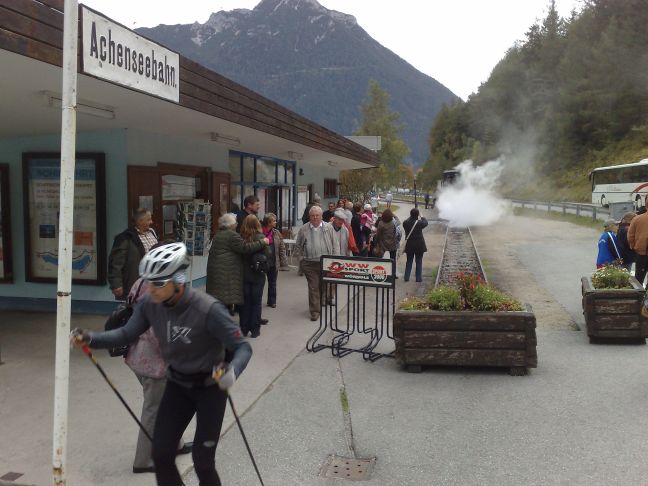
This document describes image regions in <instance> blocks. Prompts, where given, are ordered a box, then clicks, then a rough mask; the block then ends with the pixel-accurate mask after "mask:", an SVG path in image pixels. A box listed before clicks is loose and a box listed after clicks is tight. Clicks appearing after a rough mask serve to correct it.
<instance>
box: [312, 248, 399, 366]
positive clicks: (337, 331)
mask: <svg viewBox="0 0 648 486" xmlns="http://www.w3.org/2000/svg"><path fill="white" fill-rule="evenodd" d="M345 266H351V268H352V270H350V271H349V272H345V271H344V270H340V271H339V272H336V271H331V268H332V267H333V268H336V269H340V268H342V269H344V268H345ZM359 266H360V267H364V266H366V268H358V267H359ZM380 269H382V270H385V269H386V272H385V273H383V272H382V270H380ZM376 270H377V271H376ZM349 276H355V277H358V276H360V277H363V278H364V279H360V280H354V279H352V278H348V277H349ZM341 288H342V289H346V297H347V304H346V307H345V309H344V311H345V312H342V313H340V309H339V308H338V302H339V300H338V297H339V296H340V295H344V293H345V292H344V290H342V291H341V290H340V289H341ZM320 290H321V291H320V309H321V312H320V321H319V327H318V329H317V331H316V332H315V334H313V335H312V336H311V337H310V339H309V340H308V342H307V343H306V349H307V350H308V351H310V352H313V353H317V352H319V351H322V350H323V349H330V350H331V354H332V355H333V356H336V357H343V356H347V355H349V354H351V353H361V354H362V357H363V359H364V360H365V361H372V362H373V361H376V360H378V359H380V358H383V357H392V358H393V357H394V355H393V351H392V352H390V353H381V352H377V351H375V349H376V347H377V346H378V344H379V343H380V341H381V339H382V338H383V337H384V336H387V338H388V339H391V340H392V341H393V339H394V334H393V328H392V323H393V317H394V311H395V292H396V286H395V265H394V263H393V261H392V260H389V259H382V258H365V257H337V256H329V255H325V256H323V257H322V258H321V259H320ZM370 305H373V306H374V310H375V316H374V318H373V322H370V321H368V320H367V319H366V310H367V308H368V306H370ZM327 330H330V331H332V332H333V334H334V335H333V337H332V338H331V343H330V344H323V343H321V342H319V341H320V339H321V338H322V336H324V334H325V333H326V331H327ZM354 334H355V335H357V336H361V335H368V338H369V342H368V343H367V344H365V345H363V346H360V347H358V348H353V347H350V346H348V344H349V341H350V339H351V337H352V336H353V335H354Z"/></svg>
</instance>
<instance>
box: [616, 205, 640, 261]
mask: <svg viewBox="0 0 648 486" xmlns="http://www.w3.org/2000/svg"><path fill="white" fill-rule="evenodd" d="M635 216H636V214H635V213H633V212H632V211H631V212H629V213H625V214H624V215H623V218H621V224H619V229H618V230H617V240H618V241H619V252H620V253H621V259H622V260H623V263H622V266H623V268H625V269H626V270H628V271H630V268H632V264H633V263H634V261H635V256H636V253H635V252H634V250H633V249H632V248H630V242H629V241H628V227H629V226H630V221H632V218H634V217H635Z"/></svg>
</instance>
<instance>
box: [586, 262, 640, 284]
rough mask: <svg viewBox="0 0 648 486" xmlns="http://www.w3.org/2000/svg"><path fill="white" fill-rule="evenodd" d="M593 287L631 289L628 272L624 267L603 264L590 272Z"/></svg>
mask: <svg viewBox="0 0 648 486" xmlns="http://www.w3.org/2000/svg"><path fill="white" fill-rule="evenodd" d="M592 285H593V286H594V288H595V289H631V288H632V285H630V272H628V271H627V270H626V269H625V268H621V267H615V266H605V267H603V268H599V269H598V270H596V272H594V273H593V274H592Z"/></svg>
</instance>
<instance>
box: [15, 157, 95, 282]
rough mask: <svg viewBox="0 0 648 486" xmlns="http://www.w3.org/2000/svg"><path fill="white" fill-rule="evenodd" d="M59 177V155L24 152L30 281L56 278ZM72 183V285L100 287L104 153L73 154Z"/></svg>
mask: <svg viewBox="0 0 648 486" xmlns="http://www.w3.org/2000/svg"><path fill="white" fill-rule="evenodd" d="M60 175H61V161H60V155H59V154H58V153H25V154H23V186H24V190H23V195H24V207H25V241H26V243H27V244H26V247H27V248H26V249H27V253H26V258H25V266H26V276H27V278H26V280H27V281H28V282H55V281H56V278H57V275H58V235H59V196H60V190H59V189H60ZM74 179H75V180H74V220H73V226H72V228H73V246H72V281H73V282H74V283H76V284H88V285H104V284H105V274H106V263H105V261H106V248H105V241H106V236H105V234H106V229H105V221H106V213H105V211H106V204H105V177H104V154H99V153H77V155H76V164H75V174H74Z"/></svg>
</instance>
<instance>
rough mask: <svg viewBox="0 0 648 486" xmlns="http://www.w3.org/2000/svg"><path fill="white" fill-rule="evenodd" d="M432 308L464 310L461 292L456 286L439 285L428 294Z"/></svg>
mask: <svg viewBox="0 0 648 486" xmlns="http://www.w3.org/2000/svg"><path fill="white" fill-rule="evenodd" d="M427 301H428V303H429V304H430V308H431V309H434V310H441V311H454V310H462V309H463V306H462V305H461V293H460V291H459V289H457V288H456V287H451V286H449V285H439V286H438V287H436V288H435V289H433V290H432V291H430V293H428V294H427Z"/></svg>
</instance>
